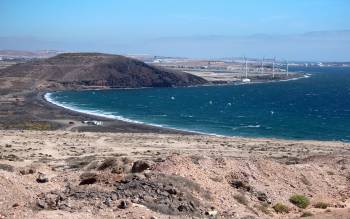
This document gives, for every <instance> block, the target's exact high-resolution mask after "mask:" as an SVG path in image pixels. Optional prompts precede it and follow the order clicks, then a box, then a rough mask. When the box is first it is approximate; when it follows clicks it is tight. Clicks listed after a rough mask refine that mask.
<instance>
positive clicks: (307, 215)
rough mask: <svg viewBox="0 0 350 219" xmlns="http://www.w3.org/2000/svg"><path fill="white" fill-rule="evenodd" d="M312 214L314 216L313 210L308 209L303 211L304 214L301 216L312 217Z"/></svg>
mask: <svg viewBox="0 0 350 219" xmlns="http://www.w3.org/2000/svg"><path fill="white" fill-rule="evenodd" d="M311 216H313V214H312V213H311V212H308V211H305V212H303V214H302V215H300V217H311Z"/></svg>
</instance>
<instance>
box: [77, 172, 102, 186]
mask: <svg viewBox="0 0 350 219" xmlns="http://www.w3.org/2000/svg"><path fill="white" fill-rule="evenodd" d="M97 177H98V175H97V174H96V173H91V172H87V173H83V174H81V175H80V183H79V185H89V184H94V183H96V182H97Z"/></svg>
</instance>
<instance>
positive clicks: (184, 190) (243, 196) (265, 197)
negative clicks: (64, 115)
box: [0, 132, 350, 219]
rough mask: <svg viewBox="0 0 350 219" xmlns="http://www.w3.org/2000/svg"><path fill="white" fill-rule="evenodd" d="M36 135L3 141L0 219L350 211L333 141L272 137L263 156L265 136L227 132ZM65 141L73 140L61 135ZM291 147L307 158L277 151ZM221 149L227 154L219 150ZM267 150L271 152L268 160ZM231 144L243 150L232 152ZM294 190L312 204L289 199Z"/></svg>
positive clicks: (345, 159) (341, 154) (342, 161)
mask: <svg viewBox="0 0 350 219" xmlns="http://www.w3.org/2000/svg"><path fill="white" fill-rule="evenodd" d="M35 134H36V133H35V132H30V133H29V134H28V135H25V138H23V139H27V140H26V141H23V140H19V139H21V138H19V137H21V135H18V136H13V138H10V140H8V138H0V150H1V151H0V152H1V153H2V155H4V156H2V159H0V215H1V216H2V217H3V218H39V219H42V218H50V219H51V218H115V217H122V218H145V219H148V218H160V219H161V218H239V219H241V218H298V217H300V216H301V215H304V216H305V215H306V216H307V215H314V217H315V218H347V216H348V215H350V212H349V209H350V208H349V206H350V201H349V199H350V159H349V157H350V156H349V155H348V154H347V151H349V149H350V147H349V145H347V144H341V143H337V144H336V143H334V144H335V147H334V148H332V147H331V146H329V147H328V148H327V147H325V145H324V144H325V143H316V142H312V145H311V146H309V147H308V143H307V142H303V143H293V144H291V146H290V148H288V147H287V146H286V144H287V143H286V144H285V145H284V143H283V142H282V143H278V144H277V142H274V143H271V144H276V145H275V146H271V147H270V148H269V149H268V150H267V151H263V152H262V151H259V150H260V149H261V148H263V147H268V146H266V145H267V143H266V141H265V140H262V141H261V142H262V143H261V145H260V146H258V145H259V144H260V143H259V141H258V140H252V141H251V142H248V141H246V142H244V141H243V142H241V141H237V140H236V139H233V138H232V139H231V138H218V137H213V138H209V137H201V136H186V137H184V136H177V135H174V136H170V135H166V136H162V135H160V136H158V138H155V137H153V136H148V135H138V134H132V136H129V138H127V137H126V135H118V134H115V135H117V138H113V136H114V135H105V134H103V135H100V134H96V133H88V134H87V133H68V132H67V133H59V134H56V133H47V136H46V137H45V139H40V136H37V138H35V139H34V140H33V139H32V138H31V136H32V135H35ZM95 135H96V136H95ZM135 136H139V139H138V140H137V141H136V143H138V144H136V143H135V141H132V140H135V138H136V137H135ZM140 136H142V138H141V137H140ZM146 136H148V137H146ZM70 138H73V140H69V141H68V139H70ZM4 139H5V140H4ZM6 139H7V140H6ZM29 139H31V140H29ZM184 139H185V140H186V141H185V140H184ZM51 141H52V142H51ZM183 141H184V142H183ZM187 141H189V142H187ZM236 141H237V142H238V143H237V144H236V143H234V142H236ZM254 141H256V142H254ZM48 142H50V144H48ZM55 142H58V143H57V144H56V143H55ZM181 142H182V143H183V144H184V145H185V146H183V144H182V143H181ZM225 142H226V143H225ZM180 143H181V144H180ZM248 143H250V144H248ZM134 144H135V145H137V146H134ZM228 144H230V145H231V146H230V147H228V146H227V145H228ZM243 144H245V145H243ZM310 144H311V143H310ZM7 145H11V147H9V146H7ZM35 145H37V147H35ZM195 145H197V146H195ZM281 145H284V146H283V147H282V146H281ZM298 145H299V146H298ZM119 147H120V148H119ZM164 147H167V150H164V149H163V148H164ZM182 147H183V148H182ZM294 147H296V148H294ZM298 147H299V149H301V148H303V147H305V148H306V149H308V150H306V149H305V150H304V151H307V152H305V154H304V156H298V157H288V156H284V155H283V156H282V157H274V156H275V154H278V153H280V152H281V153H282V154H283V153H285V152H286V151H293V150H295V151H297V150H299V149H298ZM29 148H30V149H29ZM50 148H51V149H52V148H54V149H55V150H49V149H50ZM116 148H117V149H118V150H115V149H116ZM171 148H172V149H171ZM174 148H178V150H176V151H175V149H174ZM253 148H255V149H254V150H252V149H253ZM279 148H280V149H279ZM119 149H120V150H119ZM222 149H225V153H224V152H222V153H217V152H218V151H220V150H222ZM272 149H274V150H275V151H276V153H275V154H273V155H271V156H269V153H271V151H272ZM237 150H241V151H242V153H240V154H243V155H244V156H243V155H242V156H239V154H238V152H237ZM327 150H328V151H329V152H330V153H331V154H327V153H326V152H327ZM234 153H235V154H234ZM246 153H249V154H251V156H245V154H246ZM260 153H265V154H264V156H260V155H259V154H260ZM300 153H301V152H300ZM34 154H35V155H38V156H34ZM8 155H11V156H8ZM32 155H33V156H32ZM49 155H51V156H49ZM14 157H16V159H13V158H14ZM8 158H10V159H8ZM294 195H298V197H303V198H305V199H307V200H309V201H310V203H309V204H308V205H300V204H299V203H298V200H297V201H295V200H294V202H293V203H292V202H291V201H290V198H291V197H292V196H294ZM298 206H305V209H304V208H300V207H298Z"/></svg>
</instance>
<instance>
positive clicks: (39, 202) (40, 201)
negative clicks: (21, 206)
mask: <svg viewBox="0 0 350 219" xmlns="http://www.w3.org/2000/svg"><path fill="white" fill-rule="evenodd" d="M36 205H37V206H38V207H39V208H42V209H47V208H48V205H47V204H46V202H45V201H44V200H38V201H37V203H36Z"/></svg>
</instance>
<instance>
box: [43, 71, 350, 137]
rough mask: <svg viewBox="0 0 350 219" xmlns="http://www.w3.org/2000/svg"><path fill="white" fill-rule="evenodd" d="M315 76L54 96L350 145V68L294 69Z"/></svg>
mask: <svg viewBox="0 0 350 219" xmlns="http://www.w3.org/2000/svg"><path fill="white" fill-rule="evenodd" d="M292 70H294V71H303V72H306V73H308V74H311V77H309V78H304V79H299V80H292V81H284V82H273V83H260V84H244V85H230V86H202V87H188V88H143V89H114V90H97V91H96V90H95V91H63V92H54V93H51V94H49V95H47V96H48V98H49V99H50V100H51V101H53V102H55V103H56V104H59V105H61V106H65V107H68V108H71V109H75V110H80V111H83V112H88V113H93V114H99V115H104V116H107V117H111V118H119V119H120V118H122V119H129V120H130V121H137V122H142V123H147V124H154V125H160V126H164V127H170V128H176V129H183V130H191V131H196V132H204V133H211V134H218V135H228V136H246V137H274V138H284V139H314V140H340V141H350V68H342V67H309V68H301V67H299V68H297V67H294V68H292Z"/></svg>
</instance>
